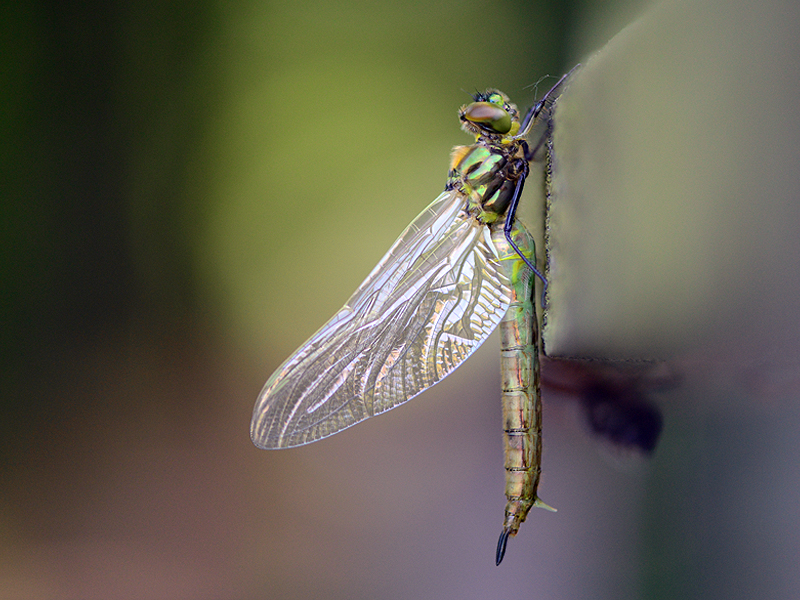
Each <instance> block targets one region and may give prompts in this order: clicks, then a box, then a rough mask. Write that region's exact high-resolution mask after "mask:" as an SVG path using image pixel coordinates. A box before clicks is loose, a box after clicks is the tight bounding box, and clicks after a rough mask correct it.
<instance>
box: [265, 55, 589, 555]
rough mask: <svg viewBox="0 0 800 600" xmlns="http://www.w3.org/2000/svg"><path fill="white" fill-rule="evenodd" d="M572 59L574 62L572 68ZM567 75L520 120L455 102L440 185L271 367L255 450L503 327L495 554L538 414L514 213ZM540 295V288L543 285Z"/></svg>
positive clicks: (524, 478)
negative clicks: (470, 139)
mask: <svg viewBox="0 0 800 600" xmlns="http://www.w3.org/2000/svg"><path fill="white" fill-rule="evenodd" d="M576 68H577V67H576ZM574 70H575V69H573V70H572V71H570V72H569V73H567V74H566V75H564V76H563V77H562V78H561V79H560V80H559V81H558V82H557V83H556V84H555V86H553V87H552V88H551V89H550V91H548V92H547V93H546V94H545V95H544V96H543V97H542V99H541V100H539V102H537V103H536V104H535V105H534V106H533V107H532V108H531V109H530V110H529V111H527V113H526V114H525V116H524V117H522V118H520V114H519V111H518V110H517V107H516V106H515V105H514V104H512V103H511V102H510V100H509V98H508V97H507V96H506V95H505V94H503V93H502V92H500V91H498V90H495V89H488V90H486V91H484V92H481V93H476V94H474V96H473V100H474V102H472V103H470V104H467V105H464V106H462V107H461V108H460V110H459V119H460V121H461V127H462V129H463V130H464V131H465V132H467V133H469V134H470V135H472V136H474V138H475V142H474V143H473V144H471V145H468V146H456V147H455V148H454V149H453V151H452V154H451V164H450V171H449V173H448V177H447V183H446V185H445V189H444V191H443V192H442V193H441V194H440V195H439V197H437V198H436V199H435V200H434V201H433V202H432V203H431V204H430V205H429V206H428V207H427V208H425V210H423V211H422V213H420V215H419V216H417V218H416V219H414V220H413V221H412V222H411V224H410V225H409V226H408V227H407V228H406V229H405V231H403V233H402V234H401V235H400V237H399V238H398V239H397V241H396V242H395V243H394V245H393V246H392V247H391V248H390V249H389V251H388V252H387V253H386V255H385V256H384V257H383V258H382V259H381V261H380V262H379V263H378V265H377V266H376V267H375V268H374V269H373V271H372V272H371V273H370V274H369V275H368V276H367V278H366V279H365V280H364V282H363V283H362V284H361V285H360V286H359V287H358V289H357V290H356V291H355V293H354V294H353V295H352V296H351V297H350V299H349V300H348V301H347V303H346V304H345V305H344V306H343V307H342V308H341V310H339V312H337V313H336V314H335V315H334V316H333V317H332V318H331V319H330V320H329V321H328V322H327V323H325V324H324V325H323V326H322V327H321V328H320V329H319V330H318V331H317V332H316V333H315V334H314V335H312V336H311V337H310V338H309V339H308V341H306V342H305V343H304V344H303V345H302V346H301V347H300V348H299V349H298V350H297V351H296V352H295V353H294V354H293V355H292V356H290V357H289V358H288V359H287V360H286V361H285V362H284V363H283V364H282V365H280V366H279V367H278V369H277V370H276V371H275V372H274V373H273V374H272V376H271V377H270V378H269V380H268V381H267V382H266V384H265V386H264V388H263V390H262V391H261V393H260V395H259V397H258V399H257V401H256V404H255V407H254V409H253V418H252V422H251V427H250V436H251V438H252V440H253V443H254V444H255V445H256V446H258V447H259V448H263V449H278V448H291V447H296V446H302V445H305V444H310V443H312V442H316V441H318V440H321V439H323V438H326V437H328V436H331V435H333V434H335V433H338V432H340V431H342V430H344V429H346V428H348V427H350V426H352V425H355V424H356V423H359V422H361V421H363V420H365V419H368V418H370V417H373V416H375V415H379V414H382V413H385V412H386V411H388V410H391V409H392V408H395V407H396V406H399V405H401V404H403V403H405V402H407V401H409V400H411V399H412V398H414V397H415V396H417V395H419V394H421V393H422V392H424V391H425V390H427V389H428V388H430V387H431V386H433V385H434V384H436V383H438V382H439V381H441V380H442V379H444V378H445V377H447V376H448V375H449V374H450V373H452V372H453V371H454V370H455V369H456V367H458V366H459V365H460V364H462V363H463V362H464V361H465V360H466V359H467V358H468V357H469V356H470V355H471V354H472V353H473V352H474V351H475V350H476V349H477V348H478V347H479V346H480V345H481V344H482V343H483V342H484V341H485V340H486V338H487V337H488V336H489V334H491V333H492V331H494V330H495V329H496V328H498V326H499V328H500V335H501V375H502V377H501V378H502V394H501V398H502V408H503V432H504V440H505V442H504V456H505V461H504V466H505V471H506V485H505V495H506V499H507V503H506V507H505V513H504V517H503V528H502V532H501V534H500V538H499V540H498V544H497V549H496V554H495V562H496V564H498V565H499V564H500V562H501V561H502V560H503V557H504V555H505V550H506V543H507V541H508V538H509V537H512V536H514V535H516V533H517V531H518V530H519V527H520V525H521V523H522V522H523V521H524V520H525V518H526V517H527V515H528V512H529V511H530V510H531V508H532V507H534V506H538V507H542V508H546V509H549V510H554V509H552V508H551V507H549V506H547V504H545V503H544V502H542V501H541V500H540V499H539V497H538V495H537V488H538V484H539V476H540V473H541V453H542V436H541V429H542V424H541V420H542V410H541V392H540V373H539V331H538V320H537V315H536V298H535V296H536V294H535V278H536V277H538V278H539V279H541V280H542V282H543V290H546V285H547V281H546V279H545V278H544V276H543V275H542V274H541V272H540V271H539V270H538V269H537V267H536V246H535V243H534V239H533V236H532V235H531V234H530V233H529V231H528V230H527V229H526V228H525V226H524V225H523V224H522V223H521V222H520V221H519V220H518V219H517V218H516V212H517V207H518V206H519V201H520V197H521V194H522V190H523V186H524V184H525V179H526V177H527V176H528V173H529V169H530V165H529V163H530V162H531V161H532V160H534V159H536V160H539V159H540V158H541V156H542V155H544V154H545V153H546V149H545V144H546V143H547V141H548V140H549V139H550V136H551V134H552V129H553V109H554V106H555V103H556V100H557V99H558V97H559V95H560V94H561V92H562V91H563V89H564V86H565V83H566V82H567V80H568V78H569V77H570V75H571V74H572V73H573V72H574ZM542 297H543V298H544V292H543V294H542Z"/></svg>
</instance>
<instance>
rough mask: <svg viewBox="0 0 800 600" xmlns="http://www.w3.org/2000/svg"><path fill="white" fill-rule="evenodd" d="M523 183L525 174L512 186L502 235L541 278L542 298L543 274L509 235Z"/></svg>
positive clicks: (545, 280) (545, 284) (544, 281)
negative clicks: (511, 194)
mask: <svg viewBox="0 0 800 600" xmlns="http://www.w3.org/2000/svg"><path fill="white" fill-rule="evenodd" d="M524 185H525V176H521V177H520V178H519V179H518V180H517V186H516V187H515V188H514V195H513V196H512V197H511V203H510V204H509V206H508V212H506V222H505V223H504V224H503V235H505V237H506V241H507V242H508V243H509V245H510V246H511V247H512V248H513V249H514V251H515V252H516V253H517V254H518V255H519V257H520V258H521V259H522V260H523V261H524V262H525V264H526V265H528V268H529V269H530V270H531V271H533V274H534V275H536V276H537V277H538V278H539V279H541V280H542V284H543V285H544V288H543V290H542V298H544V293H545V292H546V291H547V279H545V277H544V275H542V274H541V273H540V272H539V269H537V268H536V267H535V266H534V265H533V263H531V261H530V260H528V257H527V256H525V255H524V254H523V253H522V252H521V251H520V249H519V247H518V246H517V245H516V244H515V243H514V240H513V239H512V236H511V229H512V228H513V227H514V219H515V218H516V215H517V206H518V205H519V199H520V197H521V196H522V188H523V186H524Z"/></svg>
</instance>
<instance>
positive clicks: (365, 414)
mask: <svg viewBox="0 0 800 600" xmlns="http://www.w3.org/2000/svg"><path fill="white" fill-rule="evenodd" d="M463 205H464V200H463V197H462V196H460V195H459V194H458V193H457V192H455V191H446V192H443V193H442V194H441V195H440V196H439V197H438V198H437V199H436V200H434V201H433V203H431V205H430V206H428V207H427V208H426V209H425V210H424V211H423V212H422V213H421V214H420V215H419V216H418V217H417V218H416V219H415V220H414V221H412V223H411V224H410V225H409V226H408V227H407V228H406V230H405V231H404V232H403V233H402V235H401V236H400V238H399V239H398V240H397V241H396V242H395V243H394V245H393V246H392V247H391V249H390V250H389V251H388V252H387V253H386V255H385V256H384V257H383V259H382V260H381V261H380V263H378V265H377V266H376V267H375V269H373V271H372V273H370V274H369V276H368V277H367V278H366V279H365V280H364V282H363V283H362V284H361V285H360V286H359V288H358V289H357V290H356V291H355V293H354V294H353V295H352V296H351V298H350V299H349V300H348V301H347V303H346V304H345V305H344V306H343V307H342V309H341V310H340V311H339V312H337V313H336V314H335V315H334V316H333V317H332V318H331V319H330V320H329V321H328V322H327V323H326V324H325V325H323V326H322V328H320V330H319V331H317V332H316V333H315V334H314V335H313V336H311V338H310V339H309V340H308V341H307V342H306V343H305V344H303V346H302V347H301V348H300V349H299V350H298V351H297V352H296V353H295V354H294V355H293V356H291V357H289V359H287V360H286V362H284V363H283V364H282V365H281V366H280V367H279V368H278V370H277V371H276V372H275V373H274V374H273V375H272V377H270V379H269V381H267V383H266V385H265V386H264V389H263V390H262V391H261V394H260V396H259V398H258V401H257V402H256V405H255V409H254V411H253V420H252V423H251V428H250V434H251V437H252V439H253V442H254V443H255V444H256V445H257V446H259V447H261V448H288V447H292V446H300V445H303V444H308V443H310V442H313V441H316V440H319V439H321V438H324V437H327V436H329V435H333V434H334V433H336V432H338V431H341V430H342V429H345V428H346V427H350V426H351V425H354V424H356V423H358V422H359V421H363V420H364V419H367V418H369V417H371V416H374V415H377V414H380V413H383V412H386V411H387V410H389V409H391V408H394V407H395V406H397V405H399V404H402V403H404V402H406V401H408V400H410V399H411V398H413V397H414V396H416V395H417V394H419V393H421V392H422V391H424V390H426V389H427V388H429V387H430V386H432V385H434V384H435V383H436V382H438V381H440V380H442V379H443V378H444V377H446V376H447V375H448V374H449V373H451V372H452V371H453V370H454V369H455V368H456V367H457V366H458V365H460V364H461V363H462V362H463V361H464V360H465V359H466V358H467V357H468V356H469V355H470V354H471V353H472V352H473V351H474V350H475V349H476V348H477V347H478V346H479V345H480V344H481V343H482V342H483V341H484V340H485V339H486V338H487V337H488V336H489V334H490V333H491V332H492V331H493V330H494V329H495V327H496V326H497V324H498V323H499V322H500V320H501V319H502V317H503V315H504V314H505V312H506V310H507V308H508V302H509V300H508V298H509V294H510V291H509V282H508V279H507V277H506V276H505V274H504V273H503V270H502V268H501V267H500V265H499V264H498V261H497V258H496V256H495V253H494V250H493V245H492V243H491V238H490V234H489V229H488V227H485V226H482V225H476V224H475V223H474V221H473V219H472V218H471V217H469V216H468V215H467V214H466V213H465V212H464V211H463V210H462V207H463Z"/></svg>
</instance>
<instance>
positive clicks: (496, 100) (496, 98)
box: [486, 92, 505, 106]
mask: <svg viewBox="0 0 800 600" xmlns="http://www.w3.org/2000/svg"><path fill="white" fill-rule="evenodd" d="M486 101H487V102H491V103H492V104H498V105H500V106H503V105H504V104H505V99H504V98H503V96H502V95H501V94H498V93H497V92H494V93H493V94H490V95H489V97H488V98H487V99H486Z"/></svg>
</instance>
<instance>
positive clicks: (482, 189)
mask: <svg viewBox="0 0 800 600" xmlns="http://www.w3.org/2000/svg"><path fill="white" fill-rule="evenodd" d="M527 174H528V161H527V160H526V159H525V152H524V142H521V141H515V142H514V143H512V144H488V143H486V142H484V143H477V144H473V145H472V146H457V147H455V148H454V149H453V154H452V158H451V166H450V174H449V176H448V179H447V185H446V186H445V189H448V190H458V191H459V192H461V193H462V194H464V196H466V199H467V207H466V208H467V211H468V212H469V213H470V214H471V215H472V216H474V217H475V218H476V219H478V221H480V222H481V223H486V224H489V223H493V222H495V221H497V220H499V219H500V218H501V217H503V216H504V215H505V212H506V210H507V209H508V206H509V204H510V202H511V198H512V197H513V194H514V189H515V188H516V185H517V182H518V180H519V179H520V177H525V176H526V175H527Z"/></svg>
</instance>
